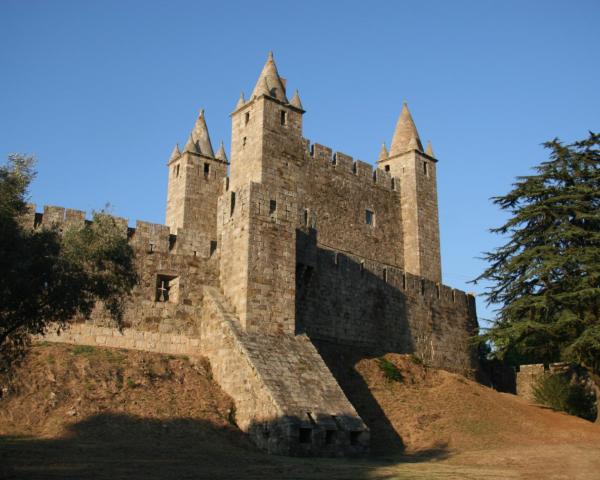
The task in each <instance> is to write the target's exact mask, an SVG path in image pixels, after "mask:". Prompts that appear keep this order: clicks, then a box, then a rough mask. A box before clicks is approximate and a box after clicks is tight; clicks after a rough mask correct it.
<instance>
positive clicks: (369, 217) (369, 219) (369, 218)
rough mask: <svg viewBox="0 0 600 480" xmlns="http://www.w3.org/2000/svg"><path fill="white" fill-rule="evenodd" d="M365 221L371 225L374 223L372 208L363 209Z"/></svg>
mask: <svg viewBox="0 0 600 480" xmlns="http://www.w3.org/2000/svg"><path fill="white" fill-rule="evenodd" d="M365 223H366V224H367V225H371V226H373V225H375V214H374V213H373V211H372V210H369V209H367V210H365Z"/></svg>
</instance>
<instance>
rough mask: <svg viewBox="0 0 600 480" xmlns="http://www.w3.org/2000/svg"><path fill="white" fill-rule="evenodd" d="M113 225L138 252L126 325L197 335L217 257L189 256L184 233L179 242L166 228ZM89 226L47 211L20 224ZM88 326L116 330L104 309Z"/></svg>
mask: <svg viewBox="0 0 600 480" xmlns="http://www.w3.org/2000/svg"><path fill="white" fill-rule="evenodd" d="M115 221H116V223H117V225H120V226H121V228H122V229H123V235H124V236H125V235H127V236H128V238H129V242H130V244H131V245H132V247H133V248H134V252H135V267H136V271H137V273H138V275H139V283H138V285H136V286H135V287H134V289H133V291H132V294H131V296H130V297H129V299H128V300H127V303H126V307H125V311H124V316H123V325H124V326H125V327H127V328H134V329H137V330H140V331H145V332H152V333H174V334H186V335H195V334H196V331H197V325H196V321H195V318H196V317H197V312H196V311H197V309H198V308H199V307H200V306H201V304H202V298H203V292H204V290H203V288H204V286H205V285H218V283H219V276H218V272H219V270H218V268H219V267H218V265H219V259H218V251H214V252H212V253H211V251H210V246H209V244H207V245H205V246H204V247H206V248H203V249H202V250H192V251H190V250H188V247H189V246H190V244H189V243H186V242H185V240H186V238H187V237H186V234H187V231H186V230H182V229H180V230H179V232H180V233H181V236H180V237H179V236H176V235H171V234H170V230H169V228H168V227H166V226H164V225H158V224H152V223H148V222H141V221H138V222H136V227H135V228H128V227H127V220H125V219H122V218H115ZM85 222H86V220H85V212H82V211H78V210H70V209H64V208H62V207H55V206H45V207H44V211H43V213H35V205H29V212H28V214H27V215H26V216H25V217H24V218H23V219H22V224H23V226H24V227H26V228H57V229H59V230H60V231H64V230H66V229H67V228H72V227H75V228H76V227H82V226H83V225H84V224H85ZM194 248H199V246H195V247H194ZM160 278H166V279H169V280H170V283H171V292H170V293H171V295H170V298H169V300H168V301H157V300H158V299H157V287H158V286H159V285H158V281H159V280H160ZM88 323H89V324H90V325H96V326H99V327H114V325H113V322H112V320H111V319H110V317H109V315H108V314H107V313H106V312H105V310H104V309H103V307H102V305H101V304H98V305H97V306H96V308H95V309H94V311H93V312H92V315H91V317H90V319H89V320H88Z"/></svg>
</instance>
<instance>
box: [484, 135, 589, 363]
mask: <svg viewBox="0 0 600 480" xmlns="http://www.w3.org/2000/svg"><path fill="white" fill-rule="evenodd" d="M599 144H600V135H598V134H595V133H590V135H589V137H588V138H587V139H585V140H582V141H579V142H575V143H573V144H571V145H563V144H562V143H561V142H559V141H558V140H556V139H555V140H553V141H551V142H547V143H546V144H545V145H544V146H545V147H546V148H547V149H549V150H550V159H549V160H548V161H546V162H543V163H542V164H541V165H539V166H537V167H536V168H535V170H536V172H535V174H534V175H530V176H525V177H519V178H518V179H517V182H516V183H515V184H514V185H513V189H512V190H511V191H510V192H509V193H508V194H507V195H505V196H501V197H495V198H494V199H493V201H494V203H495V204H496V205H499V206H500V208H501V209H502V210H505V211H506V212H507V213H508V214H509V219H508V220H507V222H506V223H505V224H504V225H502V226H501V227H499V228H495V229H493V230H492V232H494V233H497V234H500V235H502V236H503V237H504V238H506V239H507V242H506V243H505V244H504V245H503V246H501V247H499V248H497V249H496V250H494V251H492V252H488V253H486V254H485V257H484V258H485V260H487V262H488V263H489V267H488V268H487V269H486V270H485V272H483V274H482V275H481V276H480V277H478V278H477V279H476V280H475V282H477V281H479V280H487V281H489V282H490V283H491V286H490V287H489V288H488V289H487V292H486V294H485V296H486V300H487V302H488V304H490V305H500V307H499V310H498V316H497V319H496V320H495V322H494V323H493V325H492V327H491V328H490V329H489V330H487V332H486V333H485V334H484V336H483V338H484V340H488V341H491V342H492V343H493V345H494V347H495V351H496V352H497V354H498V355H499V356H500V357H501V358H504V359H507V360H508V361H509V362H511V363H523V362H524V361H526V362H527V363H534V362H548V363H549V362H553V361H558V360H568V361H574V362H576V363H579V364H581V365H585V366H587V367H588V368H590V369H591V370H592V371H595V372H599V371H600V150H599V148H598V146H599Z"/></svg>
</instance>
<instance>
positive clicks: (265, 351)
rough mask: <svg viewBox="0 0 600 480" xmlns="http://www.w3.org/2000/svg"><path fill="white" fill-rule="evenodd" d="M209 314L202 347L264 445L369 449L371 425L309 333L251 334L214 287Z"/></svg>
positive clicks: (296, 449) (207, 302)
mask: <svg viewBox="0 0 600 480" xmlns="http://www.w3.org/2000/svg"><path fill="white" fill-rule="evenodd" d="M202 312H203V317H202V319H200V322H199V323H200V338H201V350H202V353H203V354H204V355H206V356H207V357H208V358H209V360H210V363H211V365H212V369H213V375H214V378H215V380H216V381H217V382H218V383H219V384H220V385H221V387H222V388H223V390H224V391H225V392H227V393H228V394H229V395H230V396H231V397H232V398H233V399H234V401H235V403H236V422H237V424H238V426H239V427H240V428H241V429H242V430H243V431H246V432H248V433H249V434H250V436H251V438H252V439H253V440H254V442H255V443H256V444H257V445H258V446H259V447H261V448H263V449H265V450H267V451H268V452H270V453H276V454H281V455H325V456H339V455H357V454H362V453H365V452H366V451H368V447H369V436H370V434H369V430H368V428H367V427H366V425H365V423H364V422H363V421H362V419H361V418H360V416H359V415H358V414H357V413H356V410H355V409H354V407H353V406H352V405H351V404H350V402H349V401H348V399H347V398H346V396H345V395H344V392H343V391H342V389H341V388H340V386H339V385H338V384H337V382H336V380H335V378H334V377H333V375H332V374H331V372H330V371H329V369H328V368H327V366H326V365H325V362H324V361H323V359H322V358H321V356H320V355H319V353H318V352H317V350H316V348H315V347H314V345H313V344H312V343H311V341H310V339H309V338H308V337H307V336H306V335H293V334H266V333H247V332H245V331H244V330H243V329H242V328H241V325H240V323H239V321H238V319H237V317H236V315H235V314H233V313H232V309H231V308H230V307H229V306H228V304H227V300H226V299H225V298H224V296H223V295H222V293H221V292H220V291H219V290H218V289H217V288H214V287H205V292H204V300H203V308H202Z"/></svg>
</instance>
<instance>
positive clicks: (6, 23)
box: [0, 0, 600, 317]
mask: <svg viewBox="0 0 600 480" xmlns="http://www.w3.org/2000/svg"><path fill="white" fill-rule="evenodd" d="M599 20H600V2H598V1H597V0H578V1H572V2H567V1H556V0H545V1H522V0H521V1H514V0H512V1H511V0H506V1H502V2H500V1H490V0H488V1H486V0H478V1H475V0H473V1H459V0H457V1H451V2H450V1H423V0H421V1H388V2H383V1H368V2H367V1H364V0H363V1H344V2H342V1H336V2H334V1H330V2H324V1H313V0H308V1H302V2H286V1H283V0H279V1H276V2H271V1H264V2H261V1H255V2H243V1H221V2H201V1H168V2H167V1H161V2H159V1H150V0H146V1H141V0H140V1H134V0H129V1H108V0H103V1H98V2H91V1H89V2H82V1H72V2H69V1H62V0H53V1H28V0H2V1H0V66H1V75H0V156H1V157H2V158H6V155H7V154H9V153H12V152H22V153H30V154H35V155H36V157H37V159H38V172H39V173H38V178H37V179H36V180H35V183H34V184H33V186H32V191H31V194H32V195H31V197H32V201H33V202H34V203H36V204H38V205H39V206H41V205H43V204H53V205H63V206H68V207H72V208H79V209H84V210H87V211H91V210H92V209H99V208H102V206H103V205H104V204H105V203H106V202H110V203H111V204H112V205H113V206H114V207H113V209H114V212H115V214H118V215H121V216H124V217H127V218H129V219H130V222H131V223H133V222H134V221H135V219H141V220H147V221H153V222H158V223H162V222H164V210H165V198H166V180H167V172H166V166H165V163H166V161H167V159H168V156H169V153H170V151H171V150H172V148H173V146H174V144H175V142H180V143H181V144H182V145H183V144H184V143H185V140H186V137H187V135H188V134H189V131H190V130H191V128H192V125H193V122H194V120H195V117H196V115H197V112H198V110H199V108H201V107H203V108H205V109H206V118H207V122H208V127H209V130H210V133H211V137H212V141H213V146H214V147H215V148H216V147H217V146H218V142H219V141H220V140H221V139H223V140H225V144H226V146H227V151H228V153H229V142H230V120H229V116H228V115H229V113H230V112H231V111H232V109H233V107H234V105H235V103H236V100H237V98H238V97H239V93H240V91H241V90H244V92H245V93H246V95H248V94H249V93H250V91H251V89H252V87H253V86H254V82H255V80H256V78H257V76H258V74H259V72H260V70H261V68H262V65H263V63H264V61H265V59H266V55H267V52H268V51H269V50H273V51H274V53H275V60H276V62H277V65H278V68H279V71H280V73H281V75H283V76H284V77H286V78H287V79H288V90H290V89H294V88H298V89H299V90H300V95H301V98H302V102H303V105H304V107H305V109H306V111H307V113H306V114H305V117H304V121H305V123H304V135H305V137H307V138H309V139H311V141H313V142H318V143H322V144H325V145H328V146H330V147H332V148H334V149H335V150H339V151H342V152H344V153H347V154H349V155H352V156H353V157H354V158H359V159H362V160H365V161H368V162H373V161H374V160H375V159H376V157H377V154H378V152H379V148H380V145H381V142H382V141H386V142H388V145H389V141H390V140H391V136H392V132H393V128H394V125H395V122H396V119H397V117H398V115H399V113H400V109H401V106H402V102H403V101H405V100H406V101H408V102H409V106H410V109H411V112H412V114H413V118H414V119H415V122H416V125H417V127H418V129H419V133H420V135H421V138H422V139H423V140H424V141H425V140H431V141H432V143H433V149H434V152H435V154H436V156H437V157H438V158H439V164H438V188H439V204H440V223H441V238H442V258H443V276H444V282H445V283H446V284H449V285H452V286H454V287H457V288H461V289H464V290H467V291H474V292H477V291H480V290H481V286H473V285H470V284H466V281H468V280H469V279H472V278H474V277H475V276H477V275H478V274H479V273H480V272H481V271H482V269H483V268H484V266H485V265H484V264H483V263H482V262H481V261H480V260H478V259H477V258H476V257H478V256H479V255H480V254H481V252H482V251H485V250H489V249H491V248H493V247H495V246H498V245H499V242H500V240H501V239H499V238H496V237H494V236H492V235H491V234H489V233H488V231H487V229H489V228H490V227H493V226H497V225H499V224H500V223H501V222H502V220H503V218H504V217H503V215H502V214H501V213H500V212H499V211H498V210H497V208H496V207H495V206H493V205H492V204H491V202H490V201H489V197H491V196H493V195H499V194H503V193H506V192H507V191H508V189H509V188H510V185H511V183H512V181H513V180H514V177H515V176H517V175H524V174H527V173H529V172H530V168H531V167H532V166H533V165H535V164H537V163H539V162H541V161H542V160H544V159H545V158H546V153H545V151H544V150H543V149H542V148H541V146H540V144H541V143H542V142H543V141H546V140H549V139H551V138H553V137H560V138H561V139H563V140H565V141H573V140H575V139H578V138H582V137H584V136H586V135H587V131H588V130H595V131H598V130H599V127H600V113H599V112H600V93H599V92H600V87H599V85H600V83H599V78H600V58H599V57H600V55H599V52H600V29H599V28H598V23H599ZM40 208H41V207H40ZM478 308H479V315H480V316H482V317H490V316H491V315H492V313H491V311H490V310H489V309H487V308H485V307H484V305H483V303H482V302H481V301H479V302H478Z"/></svg>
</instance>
